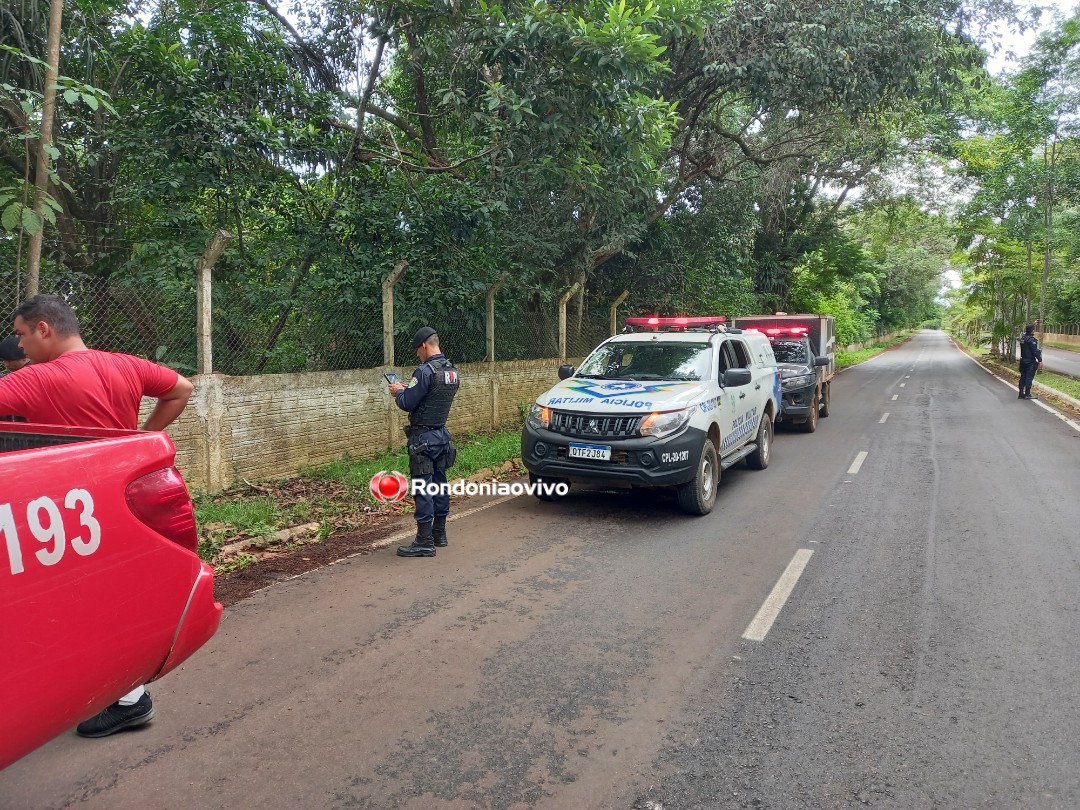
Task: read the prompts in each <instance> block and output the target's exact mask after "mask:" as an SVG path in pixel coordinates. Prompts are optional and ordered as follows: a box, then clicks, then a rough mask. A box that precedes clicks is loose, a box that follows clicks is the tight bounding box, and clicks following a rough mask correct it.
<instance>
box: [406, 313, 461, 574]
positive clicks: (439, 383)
mask: <svg viewBox="0 0 1080 810" xmlns="http://www.w3.org/2000/svg"><path fill="white" fill-rule="evenodd" d="M413 348H414V349H416V356H417V357H419V358H420V365H419V366H417V368H416V370H415V371H414V372H413V375H412V380H410V381H409V384H408V386H406V385H404V384H402V383H392V384H391V385H390V393H392V394H393V395H394V401H395V402H396V403H397V406H398V407H399V408H401V409H402V410H403V411H408V412H409V426H408V427H407V428H405V435H406V436H407V437H408V446H409V475H410V476H411V477H412V478H413V479H414V480H415V479H421V480H423V481H424V484H425V489H426V488H427V487H429V486H430V485H432V484H436V485H439V484H442V485H444V486H443V488H442V489H441V490H440V492H439V493H438V494H434V495H433V494H431V493H430V492H427V491H425V492H419V491H418V492H417V493H416V540H414V541H413V543H412V545H411V546H399V547H398V550H397V553H398V556H399V557H434V556H435V547H436V546H438V547H440V548H441V547H443V546H445V545H446V544H447V541H446V517H447V515H449V514H450V494H449V492H447V491H446V489H445V484H446V468H447V467H450V466H452V465H453V463H454V459H455V458H456V457H457V450H455V449H454V447H452V446H451V444H450V440H451V437H450V431H449V430H447V429H446V418H447V417H448V416H449V415H450V406H451V405H452V404H453V402H454V396H455V395H456V394H457V392H458V388H459V386H460V381H459V380H458V372H457V369H456V368H454V364H453V363H451V362H450V361H449V360H447V359H446V357H444V356H443V353H442V350H441V349H440V348H439V336H438V334H436V332H435V330H434V329H432V328H431V327H430V326H424V327H422V328H420V329H419V330H418V331H417V333H416V334H415V335H414V336H413Z"/></svg>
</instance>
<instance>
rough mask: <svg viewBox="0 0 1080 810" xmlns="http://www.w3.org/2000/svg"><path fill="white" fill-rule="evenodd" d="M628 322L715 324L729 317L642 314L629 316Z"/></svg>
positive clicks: (639, 323)
mask: <svg viewBox="0 0 1080 810" xmlns="http://www.w3.org/2000/svg"><path fill="white" fill-rule="evenodd" d="M626 322H627V323H628V324H630V325H631V326H714V325H716V324H721V323H726V322H727V318H725V317H724V316H723V315H706V316H702V317H694V318H687V317H681V316H680V317H676V318H659V317H656V316H655V315H651V316H642V317H639V318H627V319H626Z"/></svg>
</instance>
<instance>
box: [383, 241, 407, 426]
mask: <svg viewBox="0 0 1080 810" xmlns="http://www.w3.org/2000/svg"><path fill="white" fill-rule="evenodd" d="M408 266H409V263H408V262H407V261H405V260H402V261H400V262H398V263H397V264H396V265H394V269H393V270H391V271H390V275H388V276H387V277H386V278H385V279H383V283H382V321H383V365H384V366H386V367H388V368H390V367H392V366H393V365H394V287H395V286H396V285H397V283H398V282H399V281H400V280H401V277H402V276H403V275H404V274H405V268H406V267H408ZM397 423H398V407H397V405H396V404H395V402H394V398H393V397H391V396H387V398H386V443H387V446H389V447H396V446H398V445H399V444H401V440H400V438H399V437H398V433H397Z"/></svg>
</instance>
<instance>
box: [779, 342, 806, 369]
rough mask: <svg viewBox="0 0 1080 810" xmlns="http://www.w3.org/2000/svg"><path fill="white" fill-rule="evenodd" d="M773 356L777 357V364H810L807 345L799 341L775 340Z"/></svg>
mask: <svg viewBox="0 0 1080 810" xmlns="http://www.w3.org/2000/svg"><path fill="white" fill-rule="evenodd" d="M772 350H773V354H775V355H776V362H777V363H802V364H803V365H806V364H807V363H809V362H810V357H809V356H808V355H807V353H806V344H805V343H802V342H801V341H797V340H774V341H773V345H772Z"/></svg>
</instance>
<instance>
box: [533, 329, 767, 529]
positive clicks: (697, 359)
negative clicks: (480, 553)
mask: <svg viewBox="0 0 1080 810" xmlns="http://www.w3.org/2000/svg"><path fill="white" fill-rule="evenodd" d="M724 321H725V319H724V318H723V317H707V318H706V317H699V318H629V319H627V324H628V328H633V329H636V330H643V331H635V332H632V333H630V334H621V335H616V336H615V337H611V338H609V339H607V340H606V341H604V342H603V343H601V344H600V345H599V346H598V347H597V348H596V349H594V350H593V352H592V353H591V354H590V355H589V356H588V357H587V358H586V359H585V361H584V362H583V363H582V364H581V367H580V368H579V369H577V370H575V369H574V367H573V366H562V367H560V369H559V377H560V379H561V380H562V382H560V383H559V384H558V385H556V386H554V387H553V388H551V389H549V390H548V391H546V392H545V393H544V394H542V395H541V396H540V397H539V398H538V399H537V400H536V403H535V404H534V405H533V406H532V408H531V409H530V411H529V414H528V418H527V419H526V421H525V426H524V428H523V429H522V436H521V451H522V459H523V461H524V464H525V467H526V468H527V469H528V471H529V477H530V479H531V480H532V482H533V483H534V484H541V483H543V484H547V486H544V487H541V486H537V487H536V489H535V490H534V491H535V492H536V493H537V496H538V497H539V498H540V499H541V500H555V499H556V497H558V496H557V495H556V494H555V489H556V487H555V486H554V485H555V484H567V485H569V484H570V483H571V482H573V481H579V482H591V483H599V484H602V485H606V486H611V485H614V486H649V487H674V488H675V491H676V493H677V494H678V499H679V504H680V506H681V507H682V508H683V510H684V511H686V512H688V513H690V514H693V515H705V514H708V513H709V512H710V511H711V510H712V508H713V504H714V503H715V501H716V489H717V485H718V484H719V481H720V472H721V470H722V469H727V468H728V467H730V466H732V465H733V464H735V463H736V462H738V461H741V460H743V459H745V460H746V462H747V464H748V465H749V466H750V467H752V468H754V469H759V470H763V469H765V468H766V467H767V466H769V456H770V453H771V452H772V435H773V420H774V419H775V417H776V415H777V413H778V411H779V407H780V376H779V373H778V371H777V368H776V360H775V359H774V357H773V351H772V347H771V346H770V345H769V341H768V339H767V338H766V337H765V336H764V335H762V334H759V333H752V332H740V331H739V330H734V329H726V328H725V327H724V326H723V323H724ZM558 489H559V491H561V492H565V488H563V487H559V488H558Z"/></svg>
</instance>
